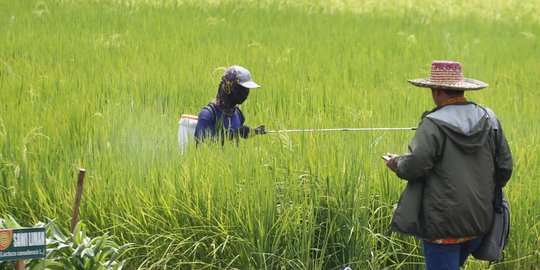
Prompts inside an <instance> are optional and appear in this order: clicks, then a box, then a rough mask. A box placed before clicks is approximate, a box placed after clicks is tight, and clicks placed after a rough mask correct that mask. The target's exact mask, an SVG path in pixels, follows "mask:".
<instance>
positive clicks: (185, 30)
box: [0, 0, 540, 269]
mask: <svg viewBox="0 0 540 270" xmlns="http://www.w3.org/2000/svg"><path fill="white" fill-rule="evenodd" d="M0 6H2V8H1V9H0V32H1V33H3V36H4V37H5V38H4V39H3V40H2V47H1V48H2V49H1V50H0V194H1V195H0V213H2V215H5V214H11V215H12V216H16V217H17V218H18V219H19V220H20V221H21V222H25V223H30V224H35V223H36V222H37V221H39V220H44V219H45V218H46V217H54V220H55V222H56V223H57V225H58V226H59V227H67V226H68V225H69V220H70V213H71V210H72V204H73V198H74V191H75V178H76V172H77V171H78V169H79V168H85V169H86V171H87V177H86V179H85V186H84V194H83V198H82V204H81V206H80V207H81V208H80V213H81V219H82V220H83V221H84V224H86V226H88V227H87V228H88V229H89V230H91V231H95V232H97V233H102V234H105V233H104V232H109V233H110V234H109V235H110V236H111V237H112V236H114V238H115V239H118V241H119V242H123V243H133V246H132V247H131V248H130V249H128V250H126V252H125V256H126V257H125V259H126V260H125V265H124V268H127V269H201V268H205V269H338V268H339V267H341V266H342V265H349V266H351V267H353V269H418V268H421V267H422V264H423V258H422V251H421V245H420V242H419V241H418V240H417V239H414V238H412V237H407V236H403V235H399V234H395V233H392V232H391V231H390V230H389V228H388V225H389V223H390V218H391V215H392V212H393V209H394V207H395V205H396V204H397V201H398V198H399V194H400V192H401V191H402V190H403V188H404V185H405V183H404V182H403V181H401V180H398V179H397V177H395V176H394V175H392V174H390V173H389V172H388V170H387V169H386V167H385V165H384V162H382V160H381V159H380V155H382V154H385V153H386V152H397V153H406V152H407V143H408V142H409V140H410V139H411V137H412V135H413V131H375V132H338V133H298V134H268V135H265V136H260V137H256V138H253V139H250V140H244V141H242V142H241V144H240V146H239V147H236V146H234V145H225V146H223V147H222V146H219V145H203V146H201V147H198V148H195V147H193V146H190V148H189V149H188V153H187V155H181V154H180V153H179V151H178V147H177V145H176V132H177V128H178V126H177V123H178V120H179V116H180V115H181V114H183V113H189V114H196V113H197V112H198V111H199V110H200V109H201V108H202V107H204V106H205V105H206V103H207V102H209V101H210V100H211V99H212V98H213V97H214V95H215V93H216V91H217V84H218V81H219V78H220V76H221V73H222V70H223V68H224V67H227V66H229V65H232V64H240V65H243V66H245V67H247V68H248V69H249V70H250V71H251V72H252V74H253V76H254V80H255V81H257V82H258V83H260V84H261V85H262V88H261V89H257V90H256V91H253V92H252V93H251V95H250V97H249V99H248V100H247V102H246V103H245V104H244V105H242V110H243V111H244V113H245V114H246V116H247V124H250V125H256V124H258V123H264V124H266V126H267V129H269V130H279V129H297V128H298V129H302V128H338V127H413V126H416V125H417V124H418V122H419V120H420V119H419V117H420V115H421V114H422V112H423V111H426V110H429V109H431V108H432V107H433V104H432V100H431V97H430V96H429V94H428V93H427V92H426V91H424V90H422V89H417V88H415V87H412V86H410V85H409V84H407V82H406V81H405V79H411V78H419V77H427V76H428V73H429V64H430V62H431V61H432V60H436V59H449V60H457V61H461V62H462V63H463V66H464V72H465V75H466V76H468V77H473V78H478V79H480V80H483V81H486V82H487V83H489V84H490V86H489V87H488V88H487V89H486V90H482V91H475V92H471V93H467V97H468V98H469V99H471V100H473V101H475V102H477V103H479V104H482V105H486V106H488V107H490V108H493V109H494V110H495V112H496V113H497V115H498V116H499V118H500V119H501V121H502V125H503V128H504V130H505V132H506V135H507V137H508V139H509V141H510V146H511V149H512V151H513V154H514V159H515V164H516V167H515V171H514V175H513V176H512V179H511V181H510V182H509V184H508V187H507V188H506V190H505V191H506V194H507V195H508V198H509V199H510V202H511V203H512V224H513V225H512V235H511V239H510V242H509V244H508V246H507V249H506V254H505V261H503V262H499V263H497V264H495V265H493V266H492V267H491V268H492V269H530V268H534V267H536V265H538V264H540V256H539V249H538V247H539V246H540V236H539V232H538V228H539V217H540V211H539V210H538V208H537V207H536V206H537V205H538V204H539V203H540V202H539V199H538V196H537V194H536V193H537V191H538V190H539V186H538V181H536V179H537V178H538V176H539V174H540V173H539V170H538V166H536V164H537V163H538V160H539V156H538V151H537V150H538V145H537V143H536V142H537V141H538V134H539V130H538V123H537V122H538V121H537V119H536V118H537V117H536V113H535V112H536V103H535V101H536V100H537V99H538V98H539V93H538V91H535V90H534V89H537V88H538V86H539V81H538V79H537V77H538V76H537V74H536V70H538V69H539V63H538V61H536V59H538V58H539V57H540V55H539V50H538V48H537V47H538V46H537V38H538V36H539V35H540V28H539V25H538V23H539V22H538V16H536V14H538V12H537V11H538V9H539V7H540V4H539V3H538V1H526V2H517V1H499V0H496V1H483V0H475V1H452V2H450V3H447V2H444V3H443V2H436V1H427V0H426V1H406V0H403V1H393V2H392V3H389V2H387V1H340V0H332V1H287V0H283V1H251V0H245V1H229V0H220V1H210V0H208V1H183V0H181V1H176V0H175V1H172V0H144V1H143V0H141V1H124V0H118V1H117V0H106V1H93V0H90V1H62V0H40V1H34V0H29V1H9V0H0ZM486 266H487V264H486V263H484V262H480V261H476V260H469V261H468V263H467V265H466V266H465V268H466V269H483V268H486Z"/></svg>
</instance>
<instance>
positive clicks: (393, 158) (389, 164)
mask: <svg viewBox="0 0 540 270" xmlns="http://www.w3.org/2000/svg"><path fill="white" fill-rule="evenodd" d="M388 156H389V157H390V159H389V160H388V161H387V162H386V167H388V168H389V169H390V170H392V171H393V172H395V171H396V164H395V161H396V157H398V155H396V154H391V153H388Z"/></svg>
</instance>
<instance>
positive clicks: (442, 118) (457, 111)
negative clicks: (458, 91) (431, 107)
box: [426, 103, 491, 153]
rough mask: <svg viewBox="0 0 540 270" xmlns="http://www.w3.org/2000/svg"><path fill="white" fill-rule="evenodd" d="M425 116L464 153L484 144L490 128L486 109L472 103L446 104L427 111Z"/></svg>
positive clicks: (473, 150)
mask: <svg viewBox="0 0 540 270" xmlns="http://www.w3.org/2000/svg"><path fill="white" fill-rule="evenodd" d="M426 118H428V119H430V120H432V121H433V122H434V123H435V124H436V125H437V126H438V127H439V128H440V129H441V130H442V131H443V132H444V133H445V134H446V135H447V136H448V138H449V139H450V140H452V141H453V142H454V143H455V144H456V145H457V146H458V147H459V148H460V149H462V150H463V151H465V152H466V153H474V152H476V151H477V150H478V149H479V148H480V147H481V146H482V145H484V144H485V142H486V140H487V138H488V136H489V134H490V130H491V121H490V120H489V117H488V115H487V113H486V111H485V110H484V109H483V108H482V107H480V106H478V105H476V104H474V103H462V104H452V105H447V106H444V107H441V108H438V109H437V110H435V111H433V112H431V113H429V114H428V115H427V116H426Z"/></svg>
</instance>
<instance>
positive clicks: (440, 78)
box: [407, 61, 488, 91]
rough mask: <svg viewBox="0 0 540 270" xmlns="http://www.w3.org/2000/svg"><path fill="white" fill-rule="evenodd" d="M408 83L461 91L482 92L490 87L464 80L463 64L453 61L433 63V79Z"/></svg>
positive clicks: (479, 82) (483, 83)
mask: <svg viewBox="0 0 540 270" xmlns="http://www.w3.org/2000/svg"><path fill="white" fill-rule="evenodd" d="M407 81H408V82H410V83H411V84H413V85H415V86H418V87H427V88H438V89H445V90H459V91H463V90H480V89H482V88H486V87H487V86H488V84H487V83H485V82H482V81H479V80H474V79H468V78H464V77H463V71H462V69H461V64H460V63H459V62H452V61H433V62H432V63H431V77H429V78H424V79H414V80H407Z"/></svg>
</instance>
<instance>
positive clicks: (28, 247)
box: [0, 227, 47, 261]
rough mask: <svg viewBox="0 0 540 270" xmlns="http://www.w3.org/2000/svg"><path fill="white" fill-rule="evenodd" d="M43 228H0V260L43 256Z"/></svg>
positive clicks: (44, 241) (44, 245) (44, 243)
mask: <svg viewBox="0 0 540 270" xmlns="http://www.w3.org/2000/svg"><path fill="white" fill-rule="evenodd" d="M46 245H47V244H46V240H45V228H44V227H42V228H22V229H6V230H0V261H15V260H25V259H37V258H45V256H46V252H45V247H46Z"/></svg>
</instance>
